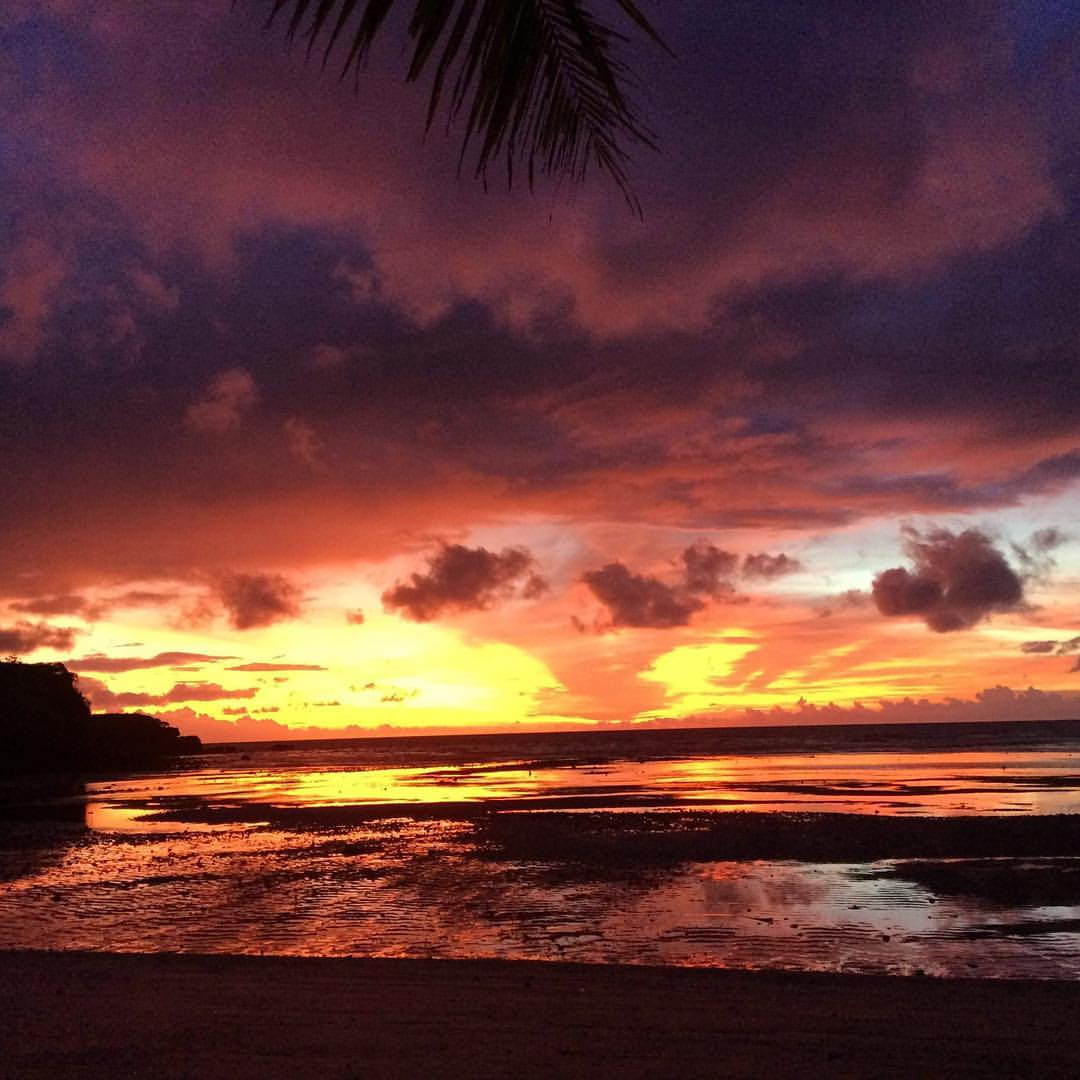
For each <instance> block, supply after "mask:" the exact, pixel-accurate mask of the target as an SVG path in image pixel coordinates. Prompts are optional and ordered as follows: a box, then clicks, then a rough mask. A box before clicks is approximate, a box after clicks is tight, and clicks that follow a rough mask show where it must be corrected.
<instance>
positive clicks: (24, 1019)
mask: <svg viewBox="0 0 1080 1080" xmlns="http://www.w3.org/2000/svg"><path fill="white" fill-rule="evenodd" d="M0 973H2V978H0V1007H2V1009H3V1015H4V1017H5V1023H4V1024H3V1025H2V1026H0V1060H2V1061H4V1062H5V1068H6V1069H7V1070H9V1071H8V1072H7V1074H6V1075H10V1076H12V1077H20V1078H22V1080H38V1078H42V1080H44V1078H48V1080H66V1078H72V1080H74V1078H76V1077H80V1078H81V1077H85V1076H89V1075H97V1076H154V1077H159V1078H171V1077H181V1076H199V1077H206V1078H215V1077H222V1078H224V1077H229V1078H230V1080H232V1078H236V1080H247V1078H252V1080H254V1078H256V1077H258V1078H260V1080H274V1078H277V1077H282V1078H284V1077H290V1078H292V1077H320V1078H321V1077H327V1078H344V1077H361V1076H362V1077H365V1078H367V1077H374V1078H380V1077H381V1078H397V1077H401V1078H405V1077H410V1078H411V1077H417V1076H424V1077H469V1078H475V1080H481V1078H486V1077H523V1078H527V1077H551V1076H560V1077H590V1078H595V1077H600V1076H616V1075H617V1076H619V1077H620V1078H628V1080H634V1078H638V1077H660V1076H673V1077H675V1076H677V1077H679V1078H680V1080H695V1078H699V1077H700V1078H705V1077H709V1078H713V1077H717V1076H723V1077H726V1078H738V1077H761V1076H770V1075H771V1076H825V1075H828V1076H830V1077H856V1076H875V1077H897V1078H900V1077H904V1078H905V1080H910V1078H911V1077H918V1076H942V1077H954V1076H985V1077H1001V1076H1038V1077H1040V1078H1043V1077H1071V1076H1074V1075H1075V1070H1076V1062H1077V1061H1078V1060H1080V1025H1077V1024H1076V1022H1075V1019H1076V1016H1077V1015H1080V984H1078V983H1067V982H1022V981H994V980H979V981H975V980H946V979H932V978H921V977H907V978H904V977H894V976H865V975H862V976H859V975H813V974H788V973H781V972H737V971H714V970H700V969H685V968H663V967H622V966H614V965H579V964H562V963H538V962H521V961H516V962H509V961H471V960H453V961H437V960H435V961H432V960H397V959H393V960H322V959H316V960H311V959H300V958H292V957H287V958H261V957H233V956H219V957H207V956H194V955H175V954H173V955H132V954H126V955H121V954H114V955H109V954H100V953H35V952H14V953H0Z"/></svg>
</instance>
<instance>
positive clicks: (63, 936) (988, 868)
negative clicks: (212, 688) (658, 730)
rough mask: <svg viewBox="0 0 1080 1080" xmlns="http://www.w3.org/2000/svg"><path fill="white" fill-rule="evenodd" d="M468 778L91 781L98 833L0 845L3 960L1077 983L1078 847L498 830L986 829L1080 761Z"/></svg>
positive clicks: (256, 760) (334, 757) (388, 770)
mask: <svg viewBox="0 0 1080 1080" xmlns="http://www.w3.org/2000/svg"><path fill="white" fill-rule="evenodd" d="M500 749H503V750H504V749H505V746H500ZM468 757H469V760H466V761H457V762H448V761H441V760H440V761H433V762H429V763H425V764H416V763H414V762H407V761H402V760H401V759H400V758H398V759H394V758H393V757H392V756H390V757H389V758H386V757H385V756H384V758H383V759H382V760H374V761H372V760H364V761H358V760H357V757H356V755H355V754H353V755H352V756H351V757H350V751H349V749H348V748H347V747H345V748H338V749H332V748H316V749H315V750H308V749H300V750H296V751H288V750H266V751H264V752H260V751H258V750H254V751H249V752H248V754H247V757H246V758H244V757H241V756H240V755H233V756H232V757H230V758H227V759H223V758H215V757H210V756H208V757H206V758H204V759H202V760H201V761H198V762H195V763H194V765H195V767H194V768H191V769H189V770H188V771H185V772H179V773H171V774H165V775H155V776H143V777H128V778H124V779H118V780H109V781H100V782H97V783H94V784H90V785H88V786H87V788H86V791H85V793H84V794H83V795H81V796H71V795H69V796H67V797H66V799H67V802H66V809H65V813H64V814H62V815H58V816H59V817H67V818H69V819H70V817H71V811H73V810H74V811H78V808H79V807H80V805H81V806H82V808H83V813H84V815H85V817H84V820H83V821H81V822H80V821H79V820H77V816H78V815H77V813H76V820H74V821H71V820H68V821H66V822H65V821H54V822H48V821H38V822H23V823H12V824H8V825H6V826H2V827H0V947H4V948H54V949H98V950H100V949H106V950H117V951H187V952H223V953H278V954H294V955H332V956H441V957H466V956H468V957H475V956H498V957H505V958H533V959H549V960H550V959H566V960H579V961H594V962H628V963H664V964H684V965H705V966H719V967H750V968H756V967H771V968H788V969H801V970H833V971H836V970H840V971H861V972H889V973H897V974H905V973H908V974H909V973H914V972H916V971H923V972H926V973H928V974H936V975H966V976H969V975H978V976H986V977H1006V976H1023V977H1036V978H1069V979H1073V978H1078V977H1080V852H1078V853H1077V857H1071V856H1068V855H1066V856H1060V857H1057V858H1046V857H1040V858H1031V857H1027V858H1020V857H1013V858H1000V859H987V858H985V857H984V858H981V859H974V858H970V859H950V860H942V859H940V858H939V859H936V860H922V861H915V860H912V859H907V860H898V859H879V860H876V861H872V862H838V861H831V862H795V861H786V860H778V859H755V860H742V861H732V860H730V859H725V860H719V859H711V860H708V861H702V860H698V861H692V862H672V861H670V860H669V861H667V862H665V861H664V860H659V861H655V860H654V861H650V860H647V859H642V860H640V861H639V862H636V863H635V862H634V861H633V860H630V861H629V862H627V861H623V862H617V863H614V864H613V863H611V862H608V863H601V862H589V860H588V859H584V860H583V859H582V858H580V857H578V856H577V855H574V856H570V854H569V849H567V851H566V852H564V854H563V855H560V853H559V850H558V843H556V845H555V851H554V853H553V854H552V853H551V852H550V851H549V852H548V853H547V854H545V855H543V856H537V855H530V856H529V857H523V856H521V855H520V854H515V851H514V850H513V848H512V846H510V847H505V846H504V847H502V848H500V847H498V845H495V846H492V845H491V843H490V830H489V831H488V834H485V831H484V824H483V821H484V820H488V821H490V820H491V818H490V814H491V813H492V812H494V811H501V812H503V813H500V814H499V818H500V819H501V820H503V821H504V822H509V821H511V820H516V821H522V822H526V824H527V822H528V821H529V820H533V819H535V816H534V814H533V813H532V811H535V809H537V808H544V809H547V810H548V811H549V812H548V813H547V814H545V815H543V817H544V820H545V821H546V822H548V823H551V822H555V823H556V824H557V823H558V822H560V821H562V822H567V821H570V820H571V818H572V817H573V816H574V814H577V813H580V812H582V811H587V810H600V809H605V810H615V811H621V812H623V813H624V814H625V812H626V811H628V810H631V809H632V810H634V811H636V813H634V814H627V815H625V816H620V817H618V818H617V819H612V820H616V821H617V822H623V821H625V822H627V827H626V834H625V838H626V840H627V841H629V838H630V833H631V829H632V828H636V829H639V830H640V829H641V828H642V827H643V826H642V825H641V822H642V821H644V822H646V823H647V822H649V821H652V822H661V821H662V823H663V828H665V829H672V830H674V829H677V827H678V822H679V821H681V820H682V819H683V818H684V817H686V816H687V814H688V812H690V811H693V810H701V809H703V808H704V809H728V810H732V809H739V810H747V809H752V810H756V811H760V810H766V811H772V812H779V811H791V810H798V811H800V812H802V811H827V812H843V813H846V814H861V815H882V816H887V815H895V816H904V817H908V818H912V819H917V818H922V817H926V816H928V815H948V816H956V815H965V816H967V817H968V818H969V819H970V820H972V822H973V823H974V824H975V825H976V826H977V825H978V822H979V820H980V819H987V818H1000V817H1002V816H1012V817H1019V818H1022V817H1024V816H1026V815H1031V814H1047V813H1075V812H1077V811H1080V793H1078V788H1080V777H1078V775H1077V773H1078V772H1080V769H1078V764H1080V758H1078V756H1077V752H1076V749H1075V748H1074V747H1073V746H1070V745H1062V746H1050V747H1041V748H1023V749H1016V750H1007V751H1006V750H1001V749H995V750H986V749H978V748H967V749H962V750H943V751H936V752H932V753H896V752H892V753H868V752H859V753H820V754H817V755H806V754H803V755H799V754H751V755H746V754H725V755H712V756H708V755H705V756H702V755H697V756H690V757H684V758H677V757H670V756H662V755H657V756H656V757H654V758H652V759H649V758H647V757H645V758H642V757H641V756H640V755H639V756H638V757H635V758H633V759H627V758H619V757H618V756H614V757H613V756H610V755H609V756H608V757H607V758H606V759H601V760H597V759H596V758H591V759H589V760H584V759H583V760H581V761H579V762H576V763H575V762H572V761H571V762H568V761H567V760H566V759H565V755H562V756H561V757H559V759H558V760H550V759H549V760H546V761H545V760H539V759H536V758H529V759H526V758H524V757H523V756H512V755H511V756H505V755H500V756H499V757H497V758H489V759H488V760H482V759H480V760H477V759H476V758H477V757H478V755H475V754H470V755H468ZM480 757H481V758H482V755H480ZM61 803H62V800H61V801H60V802H58V804H57V805H58V806H60V805H61ZM470 807H471V809H470ZM477 808H480V810H482V811H483V813H484V814H487V815H489V816H488V817H487V818H486V819H481V818H478V817H477V816H476V813H477ZM358 810H359V811H363V815H362V816H361V817H359V818H356V817H354V816H350V815H352V814H353V812H354V811H358ZM338 811H340V813H338ZM506 811H515V812H516V813H514V814H511V816H510V817H507V816H506V814H505V812H506ZM550 811H555V812H554V813H551V812H550ZM283 814H284V815H285V816H284V817H282V816H281V815H283ZM289 815H292V816H289ZM306 815H310V816H306ZM657 815H659V816H657ZM42 816H43V817H45V818H47V817H48V816H49V815H48V814H47V813H44V814H43V815H42ZM631 818H633V819H634V822H635V824H634V825H633V826H631V825H630V820H631ZM537 820H538V819H537ZM730 820H733V821H734V820H736V819H734V818H733V819H730ZM769 820H771V819H769ZM832 820H833V819H831V818H830V819H828V821H829V822H831V821H832ZM835 820H836V822H837V826H836V827H837V828H845V827H847V826H845V825H844V821H845V819H843V818H839V817H838V818H836V819H835ZM848 820H851V819H848ZM859 820H864V821H865V820H866V817H865V816H864V817H863V818H861V819H859ZM646 827H650V828H651V826H646ZM615 828H616V831H615V833H614V836H613V838H611V837H609V842H610V844H611V845H613V846H614V847H615V848H616V849H617V848H618V846H619V844H620V836H621V835H622V834H621V833H620V832H619V830H618V825H616V827H615ZM665 835H667V834H666V833H663V834H662V835H661V838H660V841H659V844H660V846H661V848H662V846H663V843H664V842H665V841H664V839H663V836H665ZM557 837H558V832H557V829H556V839H557Z"/></svg>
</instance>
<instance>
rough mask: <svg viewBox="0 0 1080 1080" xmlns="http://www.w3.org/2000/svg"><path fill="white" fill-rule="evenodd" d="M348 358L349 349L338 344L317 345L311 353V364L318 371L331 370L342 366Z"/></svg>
mask: <svg viewBox="0 0 1080 1080" xmlns="http://www.w3.org/2000/svg"><path fill="white" fill-rule="evenodd" d="M348 359H349V353H348V351H347V350H345V349H342V348H340V347H339V346H337V345H316V346H315V349H314V350H313V352H312V354H311V366H312V367H313V368H315V370H316V371H329V370H332V369H333V368H338V367H341V365H342V364H344V363H345V361H346V360H348Z"/></svg>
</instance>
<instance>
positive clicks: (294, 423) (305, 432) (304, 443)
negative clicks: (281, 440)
mask: <svg viewBox="0 0 1080 1080" xmlns="http://www.w3.org/2000/svg"><path fill="white" fill-rule="evenodd" d="M282 427H283V430H284V432H285V445H286V447H287V448H288V451H289V454H290V456H291V457H293V458H295V459H296V460H297V461H299V462H300V463H301V464H302V465H306V466H307V467H308V468H309V469H316V468H318V466H319V459H320V457H321V456H322V443H321V442H320V441H319V437H318V436H317V435H316V434H315V429H314V428H313V427H312V426H311V425H310V424H309V423H308V422H307V421H306V420H304V419H302V418H301V417H299V416H291V417H289V419H288V420H286V421H285V423H284V424H283V425H282Z"/></svg>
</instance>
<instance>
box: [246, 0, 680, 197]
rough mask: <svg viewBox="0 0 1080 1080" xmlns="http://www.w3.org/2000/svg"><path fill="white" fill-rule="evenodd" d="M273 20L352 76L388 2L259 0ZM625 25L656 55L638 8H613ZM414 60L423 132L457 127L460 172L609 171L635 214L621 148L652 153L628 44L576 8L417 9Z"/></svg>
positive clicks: (490, 0)
mask: <svg viewBox="0 0 1080 1080" xmlns="http://www.w3.org/2000/svg"><path fill="white" fill-rule="evenodd" d="M266 2H268V3H270V4H271V5H272V7H271V11H270V13H269V19H268V21H269V22H270V23H273V22H274V21H275V20H276V19H277V18H278V17H279V16H282V17H284V18H285V19H286V20H287V31H286V32H287V35H288V37H289V38H297V37H302V38H306V40H307V43H308V49H309V51H313V50H318V49H321V51H322V61H323V64H324V65H326V64H328V63H330V62H331V60H332V59H333V58H334V54H335V53H337V54H338V57H340V59H341V75H342V76H343V77H344V76H346V75H348V74H349V73H353V74H354V75H356V76H357V77H359V72H360V68H361V66H362V65H363V63H364V61H365V59H366V58H367V56H368V54H369V52H370V50H371V47H372V43H373V42H374V41H375V39H376V37H377V36H378V34H379V31H380V30H382V29H383V27H384V26H385V25H386V21H387V16H388V15H389V14H390V12H391V9H392V8H393V6H394V0H266ZM611 2H612V3H613V4H614V5H615V7H616V9H617V10H618V12H619V13H620V14H621V16H622V18H623V21H624V22H629V23H630V24H632V26H633V27H634V28H636V29H637V31H638V32H640V33H641V34H644V35H645V36H646V37H648V38H649V39H651V40H652V41H654V42H656V43H657V44H659V45H661V46H662V42H661V41H660V38H659V37H658V35H657V33H656V31H655V30H654V29H653V27H652V25H651V24H650V23H649V21H648V20H647V19H646V18H645V16H644V15H643V14H642V12H641V11H640V9H639V8H638V6H637V4H636V3H634V0H611ZM408 34H409V36H410V37H411V39H412V43H413V47H412V56H411V58H410V60H409V64H408V68H407V71H406V79H407V80H409V81H415V80H417V79H419V78H420V77H421V76H422V75H423V74H424V73H425V72H431V76H432V77H431V94H430V97H429V99H428V106H427V128H428V129H430V128H431V126H432V125H433V124H434V123H435V120H436V118H437V117H438V116H439V114H440V111H442V112H444V113H445V117H446V122H447V126H448V127H450V126H451V125H453V124H454V123H455V122H458V123H461V124H463V126H464V135H463V139H462V145H461V155H460V159H459V167H463V166H464V164H465V162H466V160H467V159H468V158H469V155H470V153H472V154H474V155H475V165H474V169H475V172H476V175H477V176H478V177H479V178H481V179H482V180H485V181H486V179H487V176H488V171H489V167H490V166H491V164H492V162H493V161H495V160H498V159H502V160H503V162H504V163H505V168H506V178H507V183H508V184H510V185H512V184H513V183H514V179H515V176H516V175H517V174H518V173H519V172H520V171H522V170H523V171H524V172H525V175H526V178H527V180H528V183H529V186H530V187H532V185H533V183H534V181H535V178H536V176H537V175H538V174H545V175H550V176H553V177H569V178H571V179H573V180H575V181H580V180H583V179H584V178H585V176H586V174H587V172H588V170H589V168H590V166H595V167H597V168H598V169H600V170H601V171H603V172H606V173H608V175H610V176H611V178H612V179H613V180H614V181H615V183H616V184H617V185H618V187H619V189H620V191H621V192H622V194H623V196H624V197H625V198H626V201H627V202H628V204H629V205H630V207H631V208H632V209H633V210H634V211H635V212H636V213H638V214H639V215H640V213H641V205H640V203H639V201H638V199H637V196H636V195H635V194H634V191H633V188H632V186H631V184H630V179H629V176H628V174H627V166H628V164H629V161H630V158H629V153H628V151H627V144H637V145H639V146H645V147H649V148H652V147H653V146H654V143H653V138H652V135H651V133H650V132H649V131H648V130H647V129H646V128H645V126H644V125H643V124H642V123H641V122H640V121H639V120H638V118H637V116H636V115H635V113H634V111H633V109H632V108H631V105H630V103H629V101H628V99H627V95H626V89H625V88H626V84H627V83H628V81H629V79H628V77H629V72H628V71H627V69H626V66H625V65H624V64H623V63H622V62H621V61H620V60H619V59H618V57H617V55H616V53H617V51H618V48H619V46H620V45H621V44H622V43H623V42H625V41H626V35H625V34H623V33H622V32H621V31H620V30H617V29H616V28H614V27H613V26H610V25H608V24H607V23H605V22H602V21H601V20H600V19H599V18H598V17H597V16H596V15H595V14H593V13H592V12H591V11H590V10H589V8H588V6H587V5H586V4H585V3H582V0H415V2H414V7H413V12H412V17H411V18H410V19H409V22H408Z"/></svg>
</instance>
